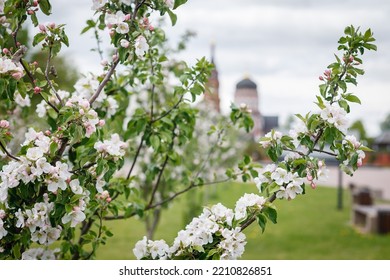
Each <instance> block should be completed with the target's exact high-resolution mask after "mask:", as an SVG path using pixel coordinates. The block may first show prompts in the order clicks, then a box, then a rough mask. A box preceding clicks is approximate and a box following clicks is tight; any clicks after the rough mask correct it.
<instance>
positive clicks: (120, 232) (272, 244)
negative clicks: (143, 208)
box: [97, 183, 390, 260]
mask: <svg viewBox="0 0 390 280" xmlns="http://www.w3.org/2000/svg"><path fill="white" fill-rule="evenodd" d="M213 188H214V189H213V190H212V191H211V192H210V193H212V194H213V195H212V197H213V198H212V199H210V201H209V203H210V204H212V203H214V202H219V201H221V202H222V203H223V204H224V205H225V206H228V207H231V208H234V203H235V201H236V200H237V199H238V198H239V197H240V196H241V195H242V194H244V193H245V192H247V193H249V192H255V191H256V188H255V187H254V186H253V185H251V184H238V183H230V184H223V185H222V184H221V185H219V186H217V187H213ZM190 195H191V194H190ZM336 196H337V194H336V189H333V188H324V187H322V188H321V187H320V188H318V189H316V190H312V189H310V188H308V189H307V194H306V195H303V196H299V197H298V198H297V199H295V200H292V201H286V200H278V201H276V202H275V205H276V206H277V209H278V223H277V224H276V225H274V224H271V223H270V222H269V223H268V224H267V229H266V231H265V232H264V234H262V233H261V231H260V229H259V227H258V226H257V225H255V224H253V225H251V226H250V227H249V228H247V229H246V230H245V231H244V233H245V234H246V235H247V241H248V244H247V246H246V251H245V254H244V255H243V258H242V259H269V260H284V259H286V260H293V259H303V260H312V259H322V260H328V259H361V260H366V259H390V235H362V234H360V233H358V232H357V231H355V230H354V229H353V228H352V227H351V226H350V224H349V222H350V214H351V213H350V195H349V192H348V191H344V200H343V203H344V209H343V210H341V211H340V210H337V209H336ZM187 199H188V198H187ZM187 199H186V198H185V197H184V196H183V197H180V198H179V199H178V200H177V201H176V202H175V203H174V204H173V205H172V206H171V207H170V208H169V209H167V210H166V211H165V212H164V213H163V215H162V216H163V218H162V220H161V223H160V225H159V229H158V232H157V233H156V235H155V239H161V238H163V239H165V240H166V241H167V242H169V243H171V242H172V241H173V239H174V238H175V236H176V234H177V232H178V231H179V230H181V229H183V227H184V224H183V217H182V214H181V213H182V211H180V210H181V209H183V207H186V201H187ZM107 226H108V227H110V228H111V229H112V232H113V233H114V236H113V237H112V238H110V239H109V240H108V242H107V245H106V246H103V247H100V249H99V250H98V255H97V258H98V259H134V256H133V254H132V249H133V247H134V244H135V242H137V241H138V240H140V239H142V237H143V236H144V225H143V224H142V222H141V221H139V220H137V219H136V218H131V219H129V220H126V221H111V222H109V223H107Z"/></svg>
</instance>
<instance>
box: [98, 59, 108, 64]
mask: <svg viewBox="0 0 390 280" xmlns="http://www.w3.org/2000/svg"><path fill="white" fill-rule="evenodd" d="M100 65H101V66H107V65H108V61H107V60H105V59H104V60H102V61H100Z"/></svg>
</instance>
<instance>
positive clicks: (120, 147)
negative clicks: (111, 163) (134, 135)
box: [94, 133, 128, 158]
mask: <svg viewBox="0 0 390 280" xmlns="http://www.w3.org/2000/svg"><path fill="white" fill-rule="evenodd" d="M127 147H128V145H127V143H126V142H123V141H121V140H120V137H119V135H118V134H117V133H114V134H112V135H111V139H110V140H104V141H103V142H102V141H98V142H96V143H95V145H94V148H95V149H96V150H97V151H98V152H99V153H101V154H103V155H108V156H111V157H114V158H119V157H123V156H124V155H125V153H126V148H127Z"/></svg>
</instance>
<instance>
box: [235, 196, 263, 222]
mask: <svg viewBox="0 0 390 280" xmlns="http://www.w3.org/2000/svg"><path fill="white" fill-rule="evenodd" d="M265 203H266V199H265V198H264V197H262V196H258V195H257V194H254V193H251V194H248V193H246V194H244V195H243V196H242V197H240V199H239V200H238V201H237V202H236V207H235V209H234V213H235V216H234V217H235V219H236V220H241V219H244V218H246V216H247V208H248V207H253V206H255V207H256V208H257V209H258V210H261V209H262V208H263V205H264V204H265Z"/></svg>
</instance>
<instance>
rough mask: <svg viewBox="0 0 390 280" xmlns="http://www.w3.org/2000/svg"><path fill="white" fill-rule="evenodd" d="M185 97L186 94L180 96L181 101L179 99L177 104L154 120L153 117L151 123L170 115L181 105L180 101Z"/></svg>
mask: <svg viewBox="0 0 390 280" xmlns="http://www.w3.org/2000/svg"><path fill="white" fill-rule="evenodd" d="M183 98H184V94H183V95H182V96H181V97H180V99H179V101H177V102H176V104H175V105H173V106H172V107H171V108H170V109H169V110H168V111H166V112H165V113H163V114H162V115H160V116H159V117H157V118H155V119H154V120H153V119H152V120H151V121H150V123H155V122H157V121H159V120H161V119H162V118H164V117H166V116H168V115H169V114H170V113H171V112H172V111H173V110H175V109H176V108H177V107H179V105H180V103H181V102H182V101H183Z"/></svg>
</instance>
